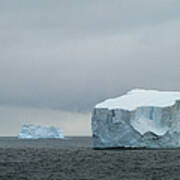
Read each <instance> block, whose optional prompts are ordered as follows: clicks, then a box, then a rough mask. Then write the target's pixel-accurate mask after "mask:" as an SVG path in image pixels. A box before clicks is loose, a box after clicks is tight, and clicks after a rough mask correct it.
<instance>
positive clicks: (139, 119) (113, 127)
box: [92, 89, 180, 148]
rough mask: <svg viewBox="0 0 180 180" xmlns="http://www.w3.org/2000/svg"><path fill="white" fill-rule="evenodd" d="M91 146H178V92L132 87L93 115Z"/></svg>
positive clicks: (179, 93) (179, 105)
mask: <svg viewBox="0 0 180 180" xmlns="http://www.w3.org/2000/svg"><path fill="white" fill-rule="evenodd" d="M92 130H93V145H94V148H114V147H148V148H175V147H180V92H166V91H156V90H143V89H135V90H131V91H129V92H128V93H127V94H126V95H124V96H120V97H118V98H114V99H108V100H106V101H104V102H102V103H100V104H97V105H96V106H95V108H94V111H93V115H92Z"/></svg>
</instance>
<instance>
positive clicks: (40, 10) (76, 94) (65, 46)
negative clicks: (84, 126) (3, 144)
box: [0, 0, 180, 111]
mask: <svg viewBox="0 0 180 180" xmlns="http://www.w3.org/2000/svg"><path fill="white" fill-rule="evenodd" d="M179 7H180V2H179V1H176V0H159V1H158V2H157V1H155V0H153V1H144V0H137V1H130V0H126V1H125V0H122V1H55V0H54V1H46V0H45V1H44V0H43V1H28V2H25V1H13V2H12V1H8V0H7V1H0V50H1V53H0V103H1V104H4V105H14V106H15V105H21V106H32V107H48V108H57V109H65V110H76V111H77V110H78V111H81V110H90V109H91V108H92V107H93V105H94V104H96V103H97V102H99V101H101V100H103V99H105V98H107V97H112V96H118V95H121V94H122V93H124V92H125V91H127V90H129V89H131V88H136V87H142V88H158V89H165V90H178V89H179V88H180V85H179V83H178V80H179V78H178V75H179V72H180V68H179V67H180V61H179V57H180V54H179V52H178V51H179V46H180V44H179V42H180V37H179V30H180V22H179V19H180V12H179Z"/></svg>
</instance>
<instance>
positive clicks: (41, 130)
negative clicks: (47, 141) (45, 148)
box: [18, 124, 64, 139]
mask: <svg viewBox="0 0 180 180" xmlns="http://www.w3.org/2000/svg"><path fill="white" fill-rule="evenodd" d="M18 138H19V139H40V138H51V139H54V138H55V139H57V138H64V136H63V132H62V129H61V128H55V127H52V126H35V125H32V124H25V125H23V126H22V129H21V131H20V133H19V135H18Z"/></svg>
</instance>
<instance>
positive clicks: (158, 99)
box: [95, 89, 180, 111]
mask: <svg viewBox="0 0 180 180" xmlns="http://www.w3.org/2000/svg"><path fill="white" fill-rule="evenodd" d="M176 100H180V92H176V91H157V90H144V89H134V90H131V91H129V92H128V93H127V94H125V95H123V96H120V97H117V98H113V99H107V100H105V101H104V102H102V103H100V104H97V105H96V106H95V108H107V109H125V110H129V111H132V110H135V109H136V108H137V107H141V106H155V107H167V106H172V105H173V104H175V102H176Z"/></svg>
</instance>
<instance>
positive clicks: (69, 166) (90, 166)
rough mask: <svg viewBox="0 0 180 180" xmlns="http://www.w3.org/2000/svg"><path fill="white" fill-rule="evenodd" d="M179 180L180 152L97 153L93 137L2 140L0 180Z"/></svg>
mask: <svg viewBox="0 0 180 180" xmlns="http://www.w3.org/2000/svg"><path fill="white" fill-rule="evenodd" d="M11 179H12V180H16V179H17V180H21V179H22V180H23V179H29V180H33V179H41V180H46V179H47V180H51V179H59V180H73V179H74V180H94V179H97V180H99V179H102V180H125V179H128V180H129V179H130V180H136V179H137V180H141V179H142V180H146V179H147V180H161V179H162V180H175V179H176V180H178V179H179V180H180V150H179V149H169V150H167V149H166V150H162V149H161V150H147V149H139V150H137V149H132V150H130V149H116V150H115V149H114V150H112V149H111V150H94V149H93V148H92V138H91V137H66V138H65V139H63V140H62V139H39V140H18V139H17V138H16V137H1V138H0V180H11Z"/></svg>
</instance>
